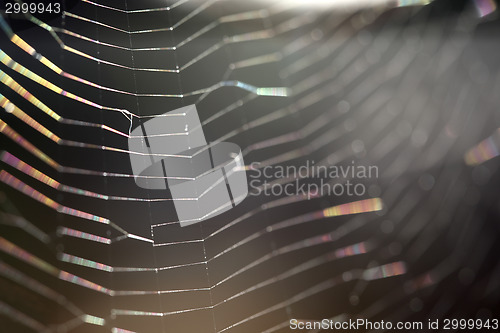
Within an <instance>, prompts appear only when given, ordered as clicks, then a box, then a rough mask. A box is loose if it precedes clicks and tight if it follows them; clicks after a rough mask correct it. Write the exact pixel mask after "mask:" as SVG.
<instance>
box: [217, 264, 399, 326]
mask: <svg viewBox="0 0 500 333" xmlns="http://www.w3.org/2000/svg"><path fill="white" fill-rule="evenodd" d="M373 269H374V270H376V271H374V273H372V275H377V276H381V278H387V277H392V276H398V275H402V274H405V273H406V267H405V265H404V263H403V262H394V263H390V264H386V265H383V266H379V267H374V268H373ZM379 271H383V273H380V274H376V273H377V272H379ZM355 273H357V272H355ZM363 273H364V272H363ZM363 273H362V274H361V276H360V275H359V273H358V274H355V276H356V277H357V278H363V277H364V274H363ZM341 283H344V279H343V277H342V276H338V277H335V278H332V279H329V280H326V281H324V282H321V283H319V284H317V285H315V286H313V287H311V288H308V289H306V290H304V291H303V292H301V293H299V294H296V295H295V296H293V297H291V298H289V299H288V300H286V301H283V302H281V303H278V304H276V305H274V306H271V307H269V308H267V309H265V310H263V311H260V312H258V313H256V314H254V315H252V316H250V317H247V318H245V319H243V320H241V321H239V322H237V323H235V324H232V325H230V326H228V327H226V328H224V329H222V330H220V331H218V332H224V331H227V330H229V329H231V328H234V327H236V326H239V325H241V324H243V323H246V322H248V321H250V320H253V319H255V318H258V317H261V316H263V315H266V314H268V313H271V312H273V311H276V310H279V309H282V308H285V307H287V306H289V305H291V304H294V303H296V302H299V301H301V300H303V299H306V298H307V297H310V296H312V295H314V294H317V293H320V292H323V291H326V290H328V289H331V288H333V287H335V286H337V285H339V284H341Z"/></svg>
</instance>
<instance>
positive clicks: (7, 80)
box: [0, 70, 134, 137]
mask: <svg viewBox="0 0 500 333" xmlns="http://www.w3.org/2000/svg"><path fill="white" fill-rule="evenodd" d="M0 82H2V83H3V84H4V85H6V86H8V87H9V88H10V89H12V90H13V91H15V92H16V93H17V94H18V95H20V96H22V97H23V98H24V99H26V100H27V101H28V102H30V103H31V104H33V105H34V106H36V107H37V108H38V109H40V110H41V111H42V112H44V113H45V114H47V115H48V116H49V117H51V118H52V119H54V120H56V121H57V122H59V123H62V124H68V125H77V126H87V127H94V128H101V129H103V130H106V131H109V132H112V133H115V134H119V135H121V136H124V137H134V136H130V135H128V134H127V133H123V132H120V131H118V130H116V129H114V128H112V127H110V126H107V125H103V124H97V123H90V122H86V121H81V120H73V119H65V118H63V117H61V116H60V115H59V114H57V113H56V112H54V110H52V109H51V108H49V107H48V106H47V105H45V104H44V103H42V102H41V101H40V100H39V99H38V98H36V97H35V96H33V95H32V94H31V93H30V92H29V91H27V90H26V89H24V88H23V87H22V86H21V85H20V84H19V83H17V82H16V81H15V80H14V79H12V77H10V76H9V75H7V74H6V73H5V72H3V71H1V70H0Z"/></svg>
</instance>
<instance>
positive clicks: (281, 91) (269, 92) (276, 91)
mask: <svg viewBox="0 0 500 333" xmlns="http://www.w3.org/2000/svg"><path fill="white" fill-rule="evenodd" d="M34 23H37V22H34ZM37 24H38V23H37ZM0 27H2V30H3V31H4V32H5V34H6V35H7V36H8V37H9V38H10V40H11V41H12V42H13V43H14V44H15V45H17V46H18V47H20V48H21V49H22V50H24V51H25V52H26V53H28V54H30V55H31V56H32V57H34V58H35V59H37V60H38V61H40V62H41V63H42V64H43V65H45V66H46V67H48V68H49V69H50V70H52V71H53V72H55V73H56V74H58V75H61V76H64V77H67V78H69V79H71V80H74V81H77V82H80V83H83V84H86V85H89V86H92V87H94V88H98V89H102V90H107V91H111V92H116V93H121V94H126V95H132V96H138V97H177V98H182V97H184V96H192V95H198V94H202V93H210V92H212V91H214V90H216V89H218V88H221V87H228V86H229V87H231V86H232V87H237V88H240V89H244V90H248V91H250V92H253V93H255V94H257V95H262V96H287V94H288V92H287V89H286V88H283V87H277V88H265V87H264V88H259V87H254V86H252V85H250V84H247V83H243V82H239V81H223V82H220V83H218V84H215V85H213V86H211V87H208V88H205V89H200V90H197V91H194V92H190V93H187V94H144V93H132V92H128V91H123V90H118V89H114V88H109V87H105V86H102V85H99V84H96V83H93V82H90V81H88V80H85V79H82V78H80V77H78V76H75V75H73V74H70V73H67V72H65V71H63V70H62V69H60V68H59V67H58V66H56V65H55V64H53V63H52V62H51V61H50V60H48V59H47V58H46V57H44V56H43V55H41V54H39V53H38V52H36V50H35V49H34V48H33V47H32V46H31V45H29V44H28V43H26V42H25V41H24V40H23V39H21V38H20V37H19V36H18V35H17V34H15V33H14V32H13V31H12V29H10V27H9V26H8V24H7V23H6V22H5V20H4V19H3V17H1V16H0ZM231 41H233V42H241V41H248V37H241V36H240V37H238V36H234V37H232V38H231ZM62 48H63V49H64V50H67V51H70V52H73V53H75V54H77V55H80V56H82V57H85V58H87V59H90V60H94V61H97V62H99V63H105V64H108V65H113V66H117V67H121V68H125V69H130V70H143V71H151V72H172V73H179V72H180V71H181V70H182V69H183V68H180V69H175V70H174V69H155V68H136V67H134V68H132V67H128V66H123V65H119V64H115V63H113V62H109V61H106V60H103V59H98V58H95V57H92V56H90V55H88V54H85V53H83V52H81V51H78V50H76V49H73V48H71V47H69V46H67V45H64V44H63V46H62ZM2 52H3V51H2ZM1 56H2V54H0V57H1ZM0 59H1V58H0ZM9 59H10V58H9ZM10 61H13V60H12V59H10ZM196 61H197V60H196ZM196 61H194V62H196ZM2 62H3V61H2ZM4 64H6V63H5V62H4ZM6 65H7V64H6ZM18 66H20V65H18ZM20 67H21V68H24V67H22V66H20ZM25 71H28V73H30V71H29V70H27V69H25V68H24V70H23V72H25ZM21 74H23V73H22V72H21ZM23 75H24V74H23ZM34 76H36V74H34V73H31V76H27V77H28V78H31V79H33V78H32V77H34ZM35 82H38V81H37V80H35ZM47 82H48V81H47ZM38 83H40V82H38ZM42 85H44V86H46V87H47V88H49V89H51V90H53V91H55V92H57V91H56V90H61V89H60V88H58V87H57V86H55V85H53V84H52V83H50V82H48V83H46V84H42ZM50 87H52V88H50ZM54 89H56V90H54ZM63 95H67V96H68V97H70V98H72V99H75V100H78V101H80V102H84V103H86V104H89V103H90V102H89V101H87V100H85V99H83V98H81V97H78V96H76V95H74V94H71V93H68V92H64V93H63ZM90 105H92V106H94V107H97V108H101V109H108V110H114V111H121V112H122V113H124V115H125V116H136V117H138V118H141V116H138V115H134V114H133V113H131V112H130V111H128V110H124V109H116V108H109V107H102V106H100V105H98V104H95V103H93V104H90ZM149 117H151V116H149Z"/></svg>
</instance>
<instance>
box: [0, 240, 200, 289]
mask: <svg viewBox="0 0 500 333" xmlns="http://www.w3.org/2000/svg"><path fill="white" fill-rule="evenodd" d="M0 251H2V252H4V253H7V254H9V255H11V256H12V257H14V258H17V259H19V260H21V261H24V262H25V263H27V264H29V265H31V266H33V267H35V268H37V269H39V270H41V271H43V272H45V273H47V274H49V275H51V276H53V277H56V278H58V279H60V280H63V281H67V282H71V283H73V284H76V285H79V286H81V287H84V288H87V289H91V290H94V291H97V292H100V293H103V294H106V295H109V296H131V295H150V294H162V293H183V292H194V291H206V290H208V288H193V289H178V290H160V291H143V290H139V291H134V290H112V289H108V288H106V287H103V286H101V285H99V284H96V283H94V282H91V281H89V280H86V279H83V278H81V277H79V276H76V275H74V274H71V273H68V272H66V271H63V270H60V269H58V268H57V267H55V266H53V265H51V264H49V263H48V262H46V261H44V260H42V259H40V258H38V257H37V256H35V255H33V254H31V253H29V252H28V251H26V250H23V249H22V248H20V247H18V246H17V245H15V244H13V243H12V242H10V241H8V240H6V239H5V238H3V237H1V236H0ZM60 260H62V261H68V262H72V263H80V265H83V266H87V267H92V268H96V269H99V268H101V270H103V269H104V268H103V267H106V266H105V265H102V264H99V263H96V262H94V261H90V260H86V259H83V258H78V257H74V256H71V255H66V254H62V255H61V257H60ZM122 269H123V268H122Z"/></svg>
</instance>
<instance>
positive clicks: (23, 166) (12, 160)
mask: <svg viewBox="0 0 500 333" xmlns="http://www.w3.org/2000/svg"><path fill="white" fill-rule="evenodd" d="M0 160H1V161H2V162H4V163H6V164H8V165H10V166H12V167H14V168H16V169H17V170H19V171H21V172H23V173H24V174H26V175H28V176H30V177H32V178H34V179H36V180H38V181H39V182H41V183H44V184H46V185H48V186H50V187H52V188H53V189H56V190H58V191H62V192H67V193H73V194H78V195H83V196H86V197H91V198H95V199H101V200H118V201H141V202H160V201H173V200H196V198H176V199H170V198H153V199H148V198H133V197H123V196H114V195H106V194H100V193H95V192H92V191H88V190H84V189H80V188H76V187H73V186H68V185H64V184H61V183H59V182H58V181H57V180H54V179H53V178H51V177H49V176H47V175H46V174H44V173H43V172H41V171H39V170H37V169H35V168H33V167H32V166H30V165H29V164H27V163H25V162H23V161H21V160H20V159H18V158H17V157H15V156H14V155H12V154H10V153H9V152H0Z"/></svg>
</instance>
